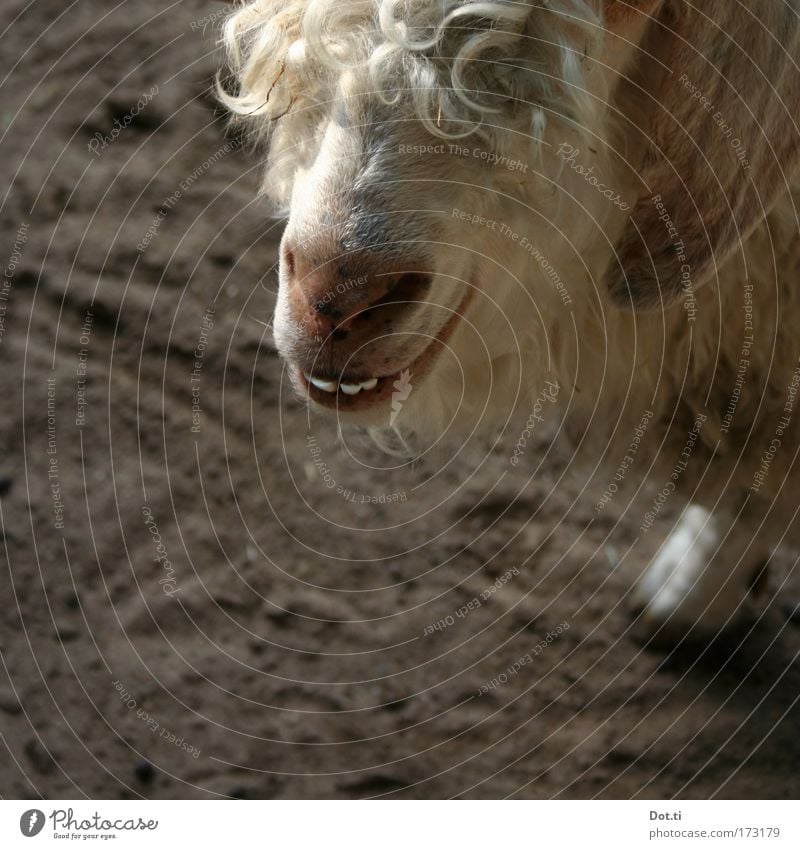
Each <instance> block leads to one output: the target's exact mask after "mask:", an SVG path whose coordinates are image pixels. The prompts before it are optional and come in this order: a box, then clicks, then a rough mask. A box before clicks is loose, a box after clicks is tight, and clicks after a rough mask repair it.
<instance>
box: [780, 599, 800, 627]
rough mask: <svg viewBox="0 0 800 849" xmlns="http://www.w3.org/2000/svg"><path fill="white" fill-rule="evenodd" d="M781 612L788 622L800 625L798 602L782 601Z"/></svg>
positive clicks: (799, 604) (799, 606)
mask: <svg viewBox="0 0 800 849" xmlns="http://www.w3.org/2000/svg"><path fill="white" fill-rule="evenodd" d="M781 612H782V613H783V615H784V616H785V617H786V618H787V619H788V620H789V622H792V623H794V624H796V625H800V602H797V601H792V600H791V599H788V598H787V599H784V600H783V601H782V602H781Z"/></svg>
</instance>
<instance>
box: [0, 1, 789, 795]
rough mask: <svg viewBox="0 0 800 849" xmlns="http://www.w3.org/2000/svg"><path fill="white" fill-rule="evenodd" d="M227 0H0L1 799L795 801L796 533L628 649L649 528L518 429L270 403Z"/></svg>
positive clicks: (263, 293) (270, 296)
mask: <svg viewBox="0 0 800 849" xmlns="http://www.w3.org/2000/svg"><path fill="white" fill-rule="evenodd" d="M220 8H221V7H220V6H219V5H218V4H215V3H213V2H211V0H207V2H199V0H191V1H190V0H185V2H178V3H174V4H170V3H165V2H156V0H139V2H130V1H129V2H120V3H117V4H114V3H112V2H105V3H102V4H101V3H88V2H77V3H74V4H71V5H70V4H67V3H63V2H57V0H36V2H33V3H32V4H31V5H28V4H27V0H25V2H23V0H6V1H5V2H4V3H3V6H2V12H0V16H1V17H2V22H3V26H4V27H6V26H7V27H9V28H8V29H7V30H5V34H4V35H3V37H2V71H3V74H4V75H5V74H6V73H10V76H9V77H7V78H5V82H4V84H3V89H2V94H3V100H2V127H3V133H4V135H3V138H2V143H1V144H2V147H1V148H0V151H1V155H0V167H2V169H3V173H4V177H5V179H4V180H3V182H2V185H3V187H4V193H3V205H2V234H3V249H2V261H3V264H4V266H5V267H6V268H7V269H10V276H9V275H7V277H6V279H7V280H8V283H9V285H8V286H5V287H4V288H3V289H2V292H1V293H0V296H1V297H2V300H1V301H0V303H1V304H2V307H3V323H2V325H0V328H2V338H1V339H0V358H2V369H0V390H1V392H2V394H1V395H0V397H2V399H3V411H2V418H1V419H0V473H1V474H2V477H0V519H1V520H2V529H3V530H2V547H0V551H2V557H3V568H2V570H0V592H1V593H2V595H1V597H2V606H3V617H2V622H0V649H1V650H2V661H3V668H2V675H1V676H0V731H2V740H3V745H4V749H5V751H4V752H3V755H2V758H0V793H2V795H3V796H5V797H18V796H26V797H29V796H37V795H42V796H45V797H54V798H63V797H80V796H88V797H119V798H130V797H137V796H146V797H151V798H173V797H214V796H226V795H233V796H246V797H250V798H270V797H275V798H293V797H301V798H311V797H326V798H358V797H368V796H380V795H384V796H392V797H413V798H420V797H454V796H464V797H501V796H514V795H515V796H519V797H532V798H550V797H574V798H588V797H593V796H601V797H613V798H627V797H646V798H651V797H652V798H655V797H672V796H680V797H701V798H705V797H710V796H713V795H716V796H721V797H740V796H741V797H761V796H766V797H780V798H783V797H796V796H797V795H798V793H800V777H798V769H797V764H798V758H800V735H798V732H797V729H798V722H799V720H800V708H798V706H797V697H798V694H800V668H799V667H798V664H797V661H796V657H797V652H798V649H800V629H798V626H797V624H794V623H793V622H791V621H790V618H789V617H788V616H787V613H786V611H787V609H788V608H789V607H791V605H792V599H793V598H794V597H795V596H793V592H794V593H795V595H797V594H798V593H797V590H798V580H797V579H796V577H795V576H794V575H793V574H792V568H791V567H792V563H793V560H792V559H791V557H790V555H788V554H785V555H781V556H780V557H777V558H776V559H775V562H774V563H773V564H772V572H771V576H770V579H769V586H768V590H767V606H766V611H765V613H764V615H763V616H762V617H761V618H760V619H759V620H758V622H757V623H756V624H755V626H754V627H752V628H751V629H749V630H746V631H743V632H742V633H741V634H737V635H734V636H730V637H728V638H726V639H724V640H719V641H718V643H717V644H716V645H712V646H710V647H701V648H695V649H691V650H689V649H684V650H682V651H680V652H674V653H672V654H667V653H665V652H654V651H650V650H643V649H642V647H641V646H640V645H639V644H638V643H637V642H636V641H635V640H634V639H633V637H632V636H631V634H630V629H629V626H630V620H629V618H628V613H627V594H628V592H629V589H630V586H631V581H632V579H633V577H635V575H636V574H638V572H639V571H640V570H641V569H642V568H643V566H644V564H645V563H646V562H647V558H648V557H649V556H650V554H651V553H652V551H653V548H654V546H655V545H656V544H657V539H656V537H655V534H656V532H654V533H653V534H651V535H650V536H648V537H646V538H644V539H643V540H640V542H639V543H637V544H636V545H635V546H634V547H633V548H632V549H631V550H630V551H629V552H628V554H627V556H625V557H623V556H622V555H623V553H624V552H625V551H626V550H627V549H628V548H629V547H630V544H631V542H632V541H633V540H634V535H633V530H632V526H633V525H634V524H635V523H634V522H633V521H632V520H629V519H627V518H626V517H625V516H624V515H623V514H624V510H623V508H622V506H621V505H618V504H616V503H615V502H612V503H611V504H609V506H608V507H607V509H605V510H603V511H602V512H601V513H599V514H598V513H597V511H596V510H595V509H594V503H595V500H596V498H597V496H598V493H599V492H601V491H602V484H603V481H602V479H599V478H598V479H597V480H589V481H587V480H585V479H581V478H580V477H577V476H575V475H572V474H565V472H569V468H568V467H569V462H568V460H569V458H568V457H564V456H561V455H560V454H559V453H558V452H557V451H555V450H554V449H553V448H552V447H551V446H550V445H549V444H548V441H547V440H546V439H545V438H544V435H543V434H540V435H539V438H538V441H537V442H536V444H530V445H529V446H528V448H527V450H526V456H525V459H526V462H525V463H523V464H521V466H520V468H518V469H514V468H512V467H511V466H510V464H509V456H510V453H511V450H512V446H513V444H514V441H515V439H516V434H506V435H505V436H504V437H503V439H501V440H500V441H499V442H498V443H497V444H495V445H492V446H486V445H479V444H476V445H470V446H467V447H466V448H464V449H463V450H461V451H460V452H459V453H458V454H457V455H456V453H451V454H448V453H447V450H445V451H444V452H443V453H442V455H441V456H437V457H429V458H423V459H422V460H420V462H418V463H416V464H415V465H414V466H413V467H410V466H403V465H400V466H398V467H395V466H396V461H394V460H392V459H391V458H387V457H385V456H382V455H381V454H380V453H378V452H377V451H376V450H375V449H374V448H372V447H370V445H369V444H368V443H367V442H365V441H364V440H363V439H362V438H361V437H359V436H358V435H356V434H346V435H345V438H344V440H343V441H337V437H336V432H335V429H334V428H333V427H332V426H331V425H330V424H327V423H326V422H324V421H322V420H320V419H318V418H317V417H315V416H309V414H308V412H307V411H306V410H305V408H304V407H303V406H302V405H301V404H300V403H299V402H298V401H296V400H295V399H294V398H293V397H292V394H291V391H290V390H289V387H288V382H287V380H286V377H285V375H284V374H283V369H282V365H281V363H280V361H279V360H278V358H277V357H276V356H275V354H274V351H273V350H272V348H271V345H270V337H269V333H268V330H267V329H266V328H265V326H264V324H263V322H267V321H268V320H269V318H270V315H271V310H272V304H273V301H274V293H275V287H276V278H275V273H274V261H275V247H276V244H277V240H278V237H279V233H280V225H279V224H277V223H274V222H272V221H270V219H269V218H268V217H267V215H266V210H265V209H264V208H263V207H262V206H260V205H259V203H258V202H257V201H256V200H255V189H256V186H257V170H258V163H257V161H256V160H255V159H254V158H252V157H251V156H249V155H248V154H246V153H244V152H242V151H241V150H239V148H238V147H237V145H236V140H235V139H234V138H232V137H230V136H226V135H225V134H224V127H223V122H222V120H221V118H220V116H219V115H217V114H215V106H214V102H213V98H212V97H211V96H210V95H209V93H208V87H209V83H210V80H211V78H212V76H213V73H214V71H215V68H216V66H217V64H218V57H217V56H215V54H214V49H215V48H214V40H215V31H214V26H213V24H211V23H208V25H204V24H203V23H202V22H201V19H202V18H203V17H204V16H208V15H213V14H215V13H218V12H219V11H220ZM23 9H25V11H23ZM148 93H151V94H148ZM143 98H144V100H145V101H146V102H143V103H142V104H141V105H140V106H139V107H137V101H140V100H141V99H143ZM134 110H135V111H138V114H137V115H136V116H135V117H132V112H133V111H134ZM115 119H116V120H117V121H118V122H119V124H120V125H122V127H123V128H122V129H121V130H120V131H119V132H118V133H116V134H114V133H113V132H112V131H113V130H114V128H115ZM128 121H130V123H128ZM112 136H113V137H112ZM226 145H227V146H226ZM6 188H7V189H8V191H7V193H6V192H5V189H6ZM0 285H3V282H2V281H0ZM193 393H194V394H193ZM193 403H194V405H195V407H199V408H200V409H199V410H195V415H194V416H193V411H192V406H193ZM457 447H458V446H457ZM322 464H324V469H323V466H322ZM523 467H524V468H523ZM676 508H677V505H674V506H671V507H670V510H672V512H671V513H670V512H669V511H668V512H667V515H666V519H667V520H669V519H670V518H674V514H675V513H674V511H675V509H676ZM620 520H621V521H620ZM612 531H613V534H612ZM459 610H460V611H461V615H459V614H458V611H459ZM465 610H466V611H467V612H466V613H465V612H464V611H465ZM437 623H439V624H438V626H437ZM548 635H549V637H548ZM540 644H541V646H542V647H541V648H539V649H537V648H536V647H537V646H539V645H540ZM529 654H530V655H531V658H532V659H531V661H530V662H526V663H524V664H522V665H520V664H518V663H517V662H518V661H519V660H520V658H523V657H525V656H526V655H529ZM515 664H517V666H516V671H512V672H510V673H509V672H508V670H509V669H512V670H513V669H514V668H515ZM493 680H495V681H496V683H497V685H496V686H494V687H492V686H491V682H492V681H493Z"/></svg>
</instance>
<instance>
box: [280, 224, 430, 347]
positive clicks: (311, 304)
mask: <svg viewBox="0 0 800 849" xmlns="http://www.w3.org/2000/svg"><path fill="white" fill-rule="evenodd" d="M280 277H281V284H282V285H285V286H287V287H288V294H289V298H290V301H291V302H292V303H293V306H294V308H295V309H302V310H303V311H304V312H305V313H306V315H309V316H310V317H311V318H312V320H313V321H314V323H315V324H316V326H317V327H318V329H319V330H320V331H323V332H325V331H327V332H330V331H334V330H336V329H339V330H341V329H343V328H344V327H346V326H348V327H349V325H350V324H351V323H353V322H355V321H359V323H364V324H371V323H372V321H375V320H377V319H378V316H377V312H378V308H379V307H380V308H381V319H384V320H385V319H386V318H387V317H388V314H387V313H388V312H391V311H393V310H392V309H390V308H402V307H403V306H408V305H409V304H412V303H414V302H418V301H419V300H420V299H421V298H422V297H423V296H424V293H425V290H426V288H427V286H428V284H429V282H430V278H429V276H428V275H425V274H422V273H418V272H409V271H396V270H394V269H392V268H390V267H388V266H382V264H381V263H380V261H379V260H378V259H377V258H376V256H375V254H367V253H347V254H345V255H342V256H339V257H336V258H334V259H330V260H327V261H322V262H319V261H318V259H317V258H316V257H314V259H313V261H312V259H311V258H310V257H308V256H306V255H305V254H304V252H303V251H302V250H301V249H299V248H298V247H296V246H294V245H293V244H292V243H291V242H290V241H289V240H287V239H284V242H283V244H282V246H281V259H280ZM384 307H385V308H386V310H384V309H383V308H384ZM373 308H374V309H373Z"/></svg>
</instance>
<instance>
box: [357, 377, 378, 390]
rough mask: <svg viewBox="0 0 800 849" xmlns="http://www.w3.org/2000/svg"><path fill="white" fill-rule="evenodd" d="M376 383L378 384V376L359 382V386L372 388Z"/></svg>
mask: <svg viewBox="0 0 800 849" xmlns="http://www.w3.org/2000/svg"><path fill="white" fill-rule="evenodd" d="M377 385H378V378H377V377H371V378H370V379H369V380H365V381H364V382H363V383H362V384H361V388H362V389H374V388H375V387H376V386H377Z"/></svg>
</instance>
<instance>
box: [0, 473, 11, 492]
mask: <svg viewBox="0 0 800 849" xmlns="http://www.w3.org/2000/svg"><path fill="white" fill-rule="evenodd" d="M10 489H11V478H10V477H9V476H8V475H0V495H7V494H8V492H9V490H10Z"/></svg>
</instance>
